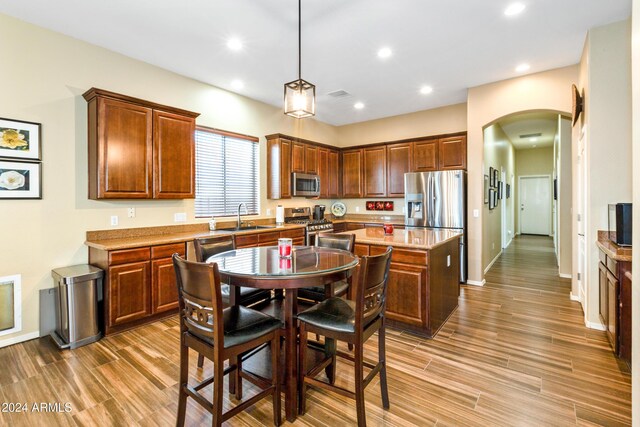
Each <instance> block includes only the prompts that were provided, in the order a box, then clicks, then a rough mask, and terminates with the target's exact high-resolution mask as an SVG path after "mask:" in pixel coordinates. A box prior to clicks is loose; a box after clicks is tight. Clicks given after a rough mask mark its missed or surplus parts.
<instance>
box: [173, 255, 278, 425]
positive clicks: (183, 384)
mask: <svg viewBox="0 0 640 427" xmlns="http://www.w3.org/2000/svg"><path fill="white" fill-rule="evenodd" d="M173 265H174V269H175V273H176V281H177V284H178V303H179V307H180V384H179V386H180V391H179V400H178V419H177V423H176V424H177V425H178V426H182V425H184V422H185V417H186V408H187V398H188V397H191V398H192V399H193V400H195V401H196V402H197V403H198V404H200V405H201V406H203V407H204V408H205V409H206V410H207V411H209V412H210V413H211V414H212V415H213V422H212V425H214V426H219V425H222V422H223V421H226V420H227V419H229V418H231V417H233V416H234V415H237V414H238V413H240V412H241V411H243V410H245V409H246V408H248V407H249V406H251V405H253V404H255V403H256V402H258V401H259V400H260V399H262V398H264V397H267V396H271V397H272V400H273V423H274V424H275V425H276V426H279V425H280V424H281V414H280V381H279V372H278V371H279V356H280V355H279V353H280V328H281V327H282V326H283V325H282V322H281V321H280V320H278V319H276V318H274V317H271V316H268V315H266V314H264V313H261V312H259V311H256V310H253V309H251V308H248V307H243V306H241V305H235V306H232V307H228V308H224V309H223V307H222V295H221V292H220V273H219V271H218V265H217V264H215V263H210V264H204V263H199V262H190V261H186V260H184V259H183V258H181V257H180V256H179V255H178V254H174V255H173ZM267 343H268V344H269V346H270V347H271V372H272V379H271V383H269V382H268V381H265V380H263V379H261V378H258V377H255V376H253V375H251V374H249V373H245V372H244V371H243V370H242V362H241V360H242V355H243V354H245V353H247V352H249V351H251V350H253V349H255V348H257V347H259V346H262V345H264V344H267ZM190 348H191V349H194V350H196V351H197V352H198V353H200V354H202V355H204V356H205V357H207V358H208V359H210V360H212V361H213V376H212V377H210V378H206V379H204V380H203V381H202V382H199V383H197V384H195V385H190V384H189V349H190ZM226 360H229V366H228V367H227V368H226V369H225V368H224V362H225V361H226ZM229 373H233V375H234V379H235V381H236V390H235V395H236V399H238V400H239V401H240V402H239V403H238V405H237V406H234V407H233V408H232V409H230V410H228V411H227V412H223V407H222V393H223V383H224V381H223V379H224V376H225V375H227V374H229ZM242 379H246V380H248V381H249V382H251V383H253V384H255V385H256V386H257V387H258V388H260V391H259V392H258V393H257V394H255V395H253V396H252V397H251V398H249V399H246V400H244V401H243V400H242ZM210 384H213V400H212V401H210V400H208V399H207V398H205V397H204V396H203V395H202V394H201V393H200V390H201V389H203V388H205V387H207V386H209V385H210Z"/></svg>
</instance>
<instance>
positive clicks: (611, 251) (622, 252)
mask: <svg viewBox="0 0 640 427" xmlns="http://www.w3.org/2000/svg"><path fill="white" fill-rule="evenodd" d="M607 234H608V233H607V232H606V231H602V230H599V231H598V240H597V241H596V245H598V247H599V248H600V249H601V250H602V252H604V253H605V254H607V256H608V257H609V258H611V259H615V260H616V261H622V262H631V258H632V252H631V248H630V247H622V246H618V245H616V244H615V243H613V242H612V241H611V240H609V238H608V236H607Z"/></svg>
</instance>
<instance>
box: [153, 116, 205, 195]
mask: <svg viewBox="0 0 640 427" xmlns="http://www.w3.org/2000/svg"><path fill="white" fill-rule="evenodd" d="M195 129H196V121H195V119H194V118H192V117H185V116H180V115H178V114H173V113H167V112H164V111H158V110H154V111H153V197H154V198H157V199H188V198H193V197H195V194H196V193H195V191H196V190H195V188H196V185H195V182H196V181H195V175H196V174H195V140H194V138H195Z"/></svg>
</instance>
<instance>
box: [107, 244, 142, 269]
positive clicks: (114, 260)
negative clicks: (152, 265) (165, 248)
mask: <svg viewBox="0 0 640 427" xmlns="http://www.w3.org/2000/svg"><path fill="white" fill-rule="evenodd" d="M150 254H151V252H150V250H149V248H148V247H146V248H136V249H124V250H121V251H110V252H109V265H118V264H127V263H130V262H138V261H148V260H149V256H150Z"/></svg>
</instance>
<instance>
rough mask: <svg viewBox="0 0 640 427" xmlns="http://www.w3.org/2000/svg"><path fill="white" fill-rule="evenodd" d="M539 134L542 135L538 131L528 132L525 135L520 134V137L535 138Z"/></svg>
mask: <svg viewBox="0 0 640 427" xmlns="http://www.w3.org/2000/svg"><path fill="white" fill-rule="evenodd" d="M539 136H542V134H541V133H540V132H538V133H528V134H526V135H520V138H522V139H524V138H537V137H539Z"/></svg>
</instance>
